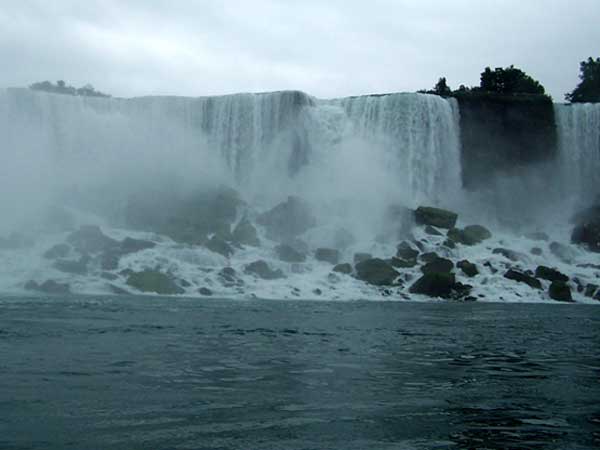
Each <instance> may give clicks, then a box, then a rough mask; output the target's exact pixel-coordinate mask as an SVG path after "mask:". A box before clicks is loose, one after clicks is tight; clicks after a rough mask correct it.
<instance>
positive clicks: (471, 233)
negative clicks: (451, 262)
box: [448, 225, 492, 245]
mask: <svg viewBox="0 0 600 450" xmlns="http://www.w3.org/2000/svg"><path fill="white" fill-rule="evenodd" d="M491 237H492V233H491V232H490V230H488V229H487V228H485V227H484V226H482V225H469V226H466V227H465V228H464V229H462V230H461V229H459V228H451V229H450V230H448V238H449V239H451V240H452V241H454V242H456V243H459V244H463V245H477V244H479V243H481V242H483V241H484V240H486V239H489V238H491Z"/></svg>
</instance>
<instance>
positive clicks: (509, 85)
mask: <svg viewBox="0 0 600 450" xmlns="http://www.w3.org/2000/svg"><path fill="white" fill-rule="evenodd" d="M480 87H481V90H482V91H484V92H494V93H497V94H504V95H512V94H538V95H544V94H545V93H546V90H545V89H544V86H542V85H541V84H540V83H539V81H537V80H534V79H533V78H531V77H530V76H529V75H527V74H526V73H525V72H523V71H522V70H521V69H517V68H516V67H515V66H512V65H511V66H510V67H507V68H505V69H503V68H502V67H496V69H494V71H492V69H490V68H489V67H486V68H485V70H484V71H483V72H482V73H481V83H480Z"/></svg>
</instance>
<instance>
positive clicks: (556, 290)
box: [548, 281, 573, 302]
mask: <svg viewBox="0 0 600 450" xmlns="http://www.w3.org/2000/svg"><path fill="white" fill-rule="evenodd" d="M548 295H550V298H551V299H553V300H557V301H559V302H572V301H573V297H572V296H571V288H570V287H569V285H568V284H567V283H565V282H564V281H553V282H552V283H551V284H550V288H549V289H548Z"/></svg>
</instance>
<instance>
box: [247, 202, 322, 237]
mask: <svg viewBox="0 0 600 450" xmlns="http://www.w3.org/2000/svg"><path fill="white" fill-rule="evenodd" d="M257 222H258V223H259V224H260V225H262V226H264V227H265V228H266V231H267V236H269V238H270V239H273V240H276V241H285V240H289V239H293V238H294V237H296V236H298V235H300V234H302V233H304V232H305V231H307V230H309V229H310V228H312V227H314V226H315V225H316V224H317V221H316V220H315V218H314V216H313V215H312V213H311V211H310V208H309V206H308V204H306V203H305V202H304V201H303V200H301V199H300V198H298V197H294V196H290V197H288V199H287V200H286V201H285V202H283V203H280V204H279V205H277V206H275V207H274V208H273V209H271V210H269V211H267V212H265V213H263V214H261V215H260V216H258V219H257Z"/></svg>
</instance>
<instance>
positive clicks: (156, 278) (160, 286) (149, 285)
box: [126, 270, 185, 295]
mask: <svg viewBox="0 0 600 450" xmlns="http://www.w3.org/2000/svg"><path fill="white" fill-rule="evenodd" d="M126 283H127V285H129V286H131V287H132V288H135V289H137V290H138V291H141V292H153V293H155V294H160V295H175V294H183V293H184V292H185V291H184V290H183V289H182V288H181V287H180V286H178V285H177V283H176V282H175V279H174V277H173V276H171V275H169V274H165V273H162V272H159V271H157V270H144V271H142V272H133V273H131V274H130V275H129V276H128V277H127V281H126Z"/></svg>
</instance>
